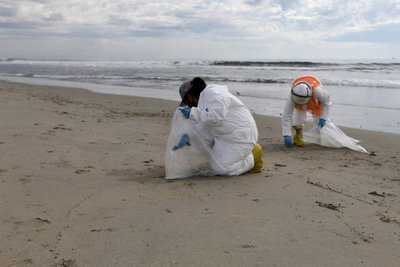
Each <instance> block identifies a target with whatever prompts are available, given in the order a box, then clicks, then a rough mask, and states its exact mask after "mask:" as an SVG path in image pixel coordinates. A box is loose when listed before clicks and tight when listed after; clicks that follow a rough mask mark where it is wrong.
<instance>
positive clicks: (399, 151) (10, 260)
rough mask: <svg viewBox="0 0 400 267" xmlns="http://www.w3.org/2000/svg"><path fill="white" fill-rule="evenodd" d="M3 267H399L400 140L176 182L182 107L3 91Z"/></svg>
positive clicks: (273, 151) (310, 152) (272, 124)
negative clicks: (167, 170)
mask: <svg viewBox="0 0 400 267" xmlns="http://www.w3.org/2000/svg"><path fill="white" fill-rule="evenodd" d="M0 101H1V103H0V126H1V127H0V151H1V154H0V203H1V205H0V240H2V241H1V243H0V266H397V265H398V263H399V262H400V253H399V247H400V198H399V196H400V136H399V135H395V134H387V133H379V132H371V131H364V130H358V129H346V128H342V130H343V131H344V132H345V133H347V134H348V135H350V136H351V137H353V138H356V139H359V140H361V141H362V142H361V145H362V146H364V147H365V148H366V149H367V150H368V151H369V154H363V153H358V152H354V151H351V150H348V149H330V148H323V147H319V146H316V145H310V146H307V147H306V148H286V147H285V146H284V145H283V144H282V137H281V131H280V120H279V118H273V117H266V116H257V115H256V116H255V117H256V121H257V124H258V127H259V132H260V140H259V141H260V143H261V145H262V146H263V148H264V156H265V166H264V167H265V168H264V171H263V172H262V173H258V174H245V175H241V176H236V177H196V178H190V179H183V180H176V181H173V182H168V181H166V180H165V178H164V154H165V153H164V151H165V145H166V140H167V136H168V134H169V130H170V120H171V117H172V114H173V112H174V110H175V108H176V106H177V104H178V103H177V102H173V101H165V100H158V99H149V98H140V97H131V96H115V95H107V94H97V93H93V92H90V91H87V90H81V89H71V88H59V87H46V86H37V85H25V84H16V83H8V82H0Z"/></svg>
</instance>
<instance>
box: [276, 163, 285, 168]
mask: <svg viewBox="0 0 400 267" xmlns="http://www.w3.org/2000/svg"><path fill="white" fill-rule="evenodd" d="M274 166H275V167H286V164H279V163H276V164H275V165H274Z"/></svg>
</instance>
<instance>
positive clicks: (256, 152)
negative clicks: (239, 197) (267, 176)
mask: <svg viewBox="0 0 400 267" xmlns="http://www.w3.org/2000/svg"><path fill="white" fill-rule="evenodd" d="M252 153H253V157H254V167H253V168H252V169H251V170H250V171H249V172H251V173H257V172H261V171H262V168H263V167H264V156H263V149H262V146H261V145H260V144H256V145H255V146H254V148H253V151H252Z"/></svg>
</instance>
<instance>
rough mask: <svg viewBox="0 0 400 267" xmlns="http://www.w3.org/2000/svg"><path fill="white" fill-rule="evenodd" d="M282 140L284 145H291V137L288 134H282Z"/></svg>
mask: <svg viewBox="0 0 400 267" xmlns="http://www.w3.org/2000/svg"><path fill="white" fill-rule="evenodd" d="M283 142H284V143H285V145H286V146H292V137H291V136H290V135H285V136H283Z"/></svg>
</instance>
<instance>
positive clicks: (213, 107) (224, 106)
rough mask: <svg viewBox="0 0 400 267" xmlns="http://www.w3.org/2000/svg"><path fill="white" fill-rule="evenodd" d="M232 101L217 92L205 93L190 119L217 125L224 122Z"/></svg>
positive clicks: (193, 109)
mask: <svg viewBox="0 0 400 267" xmlns="http://www.w3.org/2000/svg"><path fill="white" fill-rule="evenodd" d="M229 103H230V99H229V97H226V96H224V95H223V94H219V93H216V92H215V91H207V92H205V91H204V92H203V93H202V94H201V96H200V99H199V104H198V107H193V108H192V110H191V112H190V119H191V120H194V121H197V122H202V123H205V124H217V123H219V122H220V121H222V120H224V119H225V117H226V115H227V113H228V109H229Z"/></svg>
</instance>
